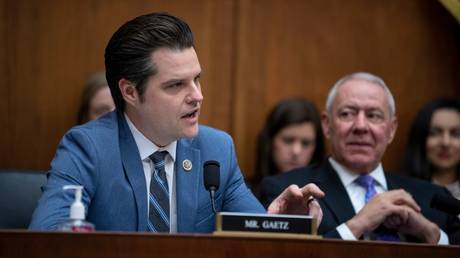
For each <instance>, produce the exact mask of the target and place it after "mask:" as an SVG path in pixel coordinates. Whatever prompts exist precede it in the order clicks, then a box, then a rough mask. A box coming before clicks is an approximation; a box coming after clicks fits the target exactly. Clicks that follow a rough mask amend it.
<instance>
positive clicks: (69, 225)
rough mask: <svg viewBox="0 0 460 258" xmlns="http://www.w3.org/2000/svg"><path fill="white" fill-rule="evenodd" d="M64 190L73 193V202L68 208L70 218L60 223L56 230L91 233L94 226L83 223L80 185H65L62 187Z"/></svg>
mask: <svg viewBox="0 0 460 258" xmlns="http://www.w3.org/2000/svg"><path fill="white" fill-rule="evenodd" d="M63 189H64V190H65V191H66V190H74V191H75V201H74V202H73V203H72V205H71V206H70V217H69V219H68V220H67V221H66V222H64V223H62V224H61V225H60V226H59V227H58V230H60V231H67V232H92V231H94V230H95V229H94V225H93V224H92V223H90V222H87V221H85V206H84V205H83V203H82V202H81V196H82V191H83V186H81V185H66V186H64V187H63Z"/></svg>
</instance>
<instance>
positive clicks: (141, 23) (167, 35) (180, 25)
mask: <svg viewBox="0 0 460 258" xmlns="http://www.w3.org/2000/svg"><path fill="white" fill-rule="evenodd" d="M193 46H194V45H193V34H192V31H191V30H190V27H189V26H188V25H187V23H185V22H184V21H182V20H181V19H179V18H177V17H174V16H172V15H170V14H167V13H151V14H146V15H142V16H139V17H136V18H134V19H133V20H131V21H128V22H126V23H125V24H123V25H122V26H121V27H120V28H119V29H118V30H117V31H116V32H115V33H114V34H113V35H112V37H111V38H110V40H109V43H108V44H107V47H106V48H105V67H106V77H107V82H108V84H109V87H110V91H111V93H112V96H113V100H114V102H115V106H116V108H117V109H118V110H119V111H123V110H124V108H125V102H124V100H123V96H122V95H121V92H120V89H119V87H118V82H119V81H120V80H121V79H123V78H124V79H126V80H128V81H130V82H132V83H133V84H134V85H135V87H136V89H137V91H138V93H139V95H140V96H142V95H143V94H144V92H145V85H146V81H147V79H148V78H149V76H151V75H155V74H156V72H157V71H156V67H155V64H154V63H153V62H152V59H151V57H152V54H153V52H154V51H155V50H157V49H159V48H169V49H175V50H182V49H187V48H190V47H193Z"/></svg>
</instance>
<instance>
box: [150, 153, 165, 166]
mask: <svg viewBox="0 0 460 258" xmlns="http://www.w3.org/2000/svg"><path fill="white" fill-rule="evenodd" d="M166 154H168V152H167V151H155V152H154V153H153V154H152V155H150V156H149V158H150V159H151V160H152V161H153V164H155V166H156V165H157V164H159V163H161V162H163V163H164V160H165V157H166Z"/></svg>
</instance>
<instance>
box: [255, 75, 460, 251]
mask: <svg viewBox="0 0 460 258" xmlns="http://www.w3.org/2000/svg"><path fill="white" fill-rule="evenodd" d="M321 121H322V128H323V132H324V135H325V137H326V138H327V139H328V140H329V142H330V146H331V156H330V157H329V158H328V159H327V160H326V161H325V162H323V163H322V164H319V165H314V166H308V167H303V168H298V169H295V170H292V171H290V172H287V173H282V174H279V175H276V176H271V177H266V178H265V179H264V180H263V181H262V183H261V193H262V194H261V196H263V199H262V202H263V203H264V204H265V205H266V204H268V203H270V201H271V200H273V198H275V196H276V195H277V194H279V193H280V192H281V191H282V190H283V189H285V188H286V186H289V185H292V184H296V185H299V186H302V185H305V184H310V183H314V184H315V185H317V186H318V187H319V188H320V189H322V190H323V191H324V193H325V197H324V198H322V199H320V200H319V203H320V206H321V208H322V211H323V220H322V223H321V225H320V226H319V228H318V233H319V234H320V235H323V236H324V237H326V238H340V239H344V240H358V239H366V240H380V241H409V242H421V243H430V244H448V243H451V244H459V243H460V221H459V219H458V218H457V217H456V216H453V215H449V214H447V213H444V212H441V211H438V210H435V209H433V208H431V207H430V201H431V200H432V198H433V196H435V195H437V194H443V193H447V194H448V192H447V190H446V189H444V188H442V187H439V186H437V185H433V184H431V183H429V182H425V181H422V180H418V179H414V178H410V177H404V176H398V175H395V174H392V173H389V172H388V171H386V170H385V169H384V168H383V165H382V158H383V155H384V153H385V150H386V148H387V146H388V145H389V144H390V143H391V142H392V141H393V138H394V135H395V133H396V128H397V125H398V120H397V116H396V105H395V101H394V98H393V95H392V94H391V92H390V90H389V88H388V87H387V86H386V84H385V82H384V81H383V80H382V79H381V78H379V77H377V76H375V75H373V74H370V73H362V72H360V73H353V74H350V75H347V76H345V77H343V78H341V79H340V80H338V81H337V82H336V83H335V85H334V86H333V87H332V88H331V90H330V91H329V94H328V97H327V100H326V110H325V111H324V112H323V113H322V120H321Z"/></svg>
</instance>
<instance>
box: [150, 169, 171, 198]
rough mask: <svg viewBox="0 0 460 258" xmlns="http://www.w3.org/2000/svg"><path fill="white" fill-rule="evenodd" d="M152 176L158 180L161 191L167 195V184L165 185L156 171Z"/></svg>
mask: <svg viewBox="0 0 460 258" xmlns="http://www.w3.org/2000/svg"><path fill="white" fill-rule="evenodd" d="M153 176H154V178H155V180H156V181H157V182H158V184H159V185H160V186H161V188H162V189H163V191H164V192H165V193H166V195H169V191H168V188H169V187H168V185H165V183H166V182H165V181H163V180H162V179H161V178H160V177H159V176H158V173H154V175H153Z"/></svg>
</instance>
